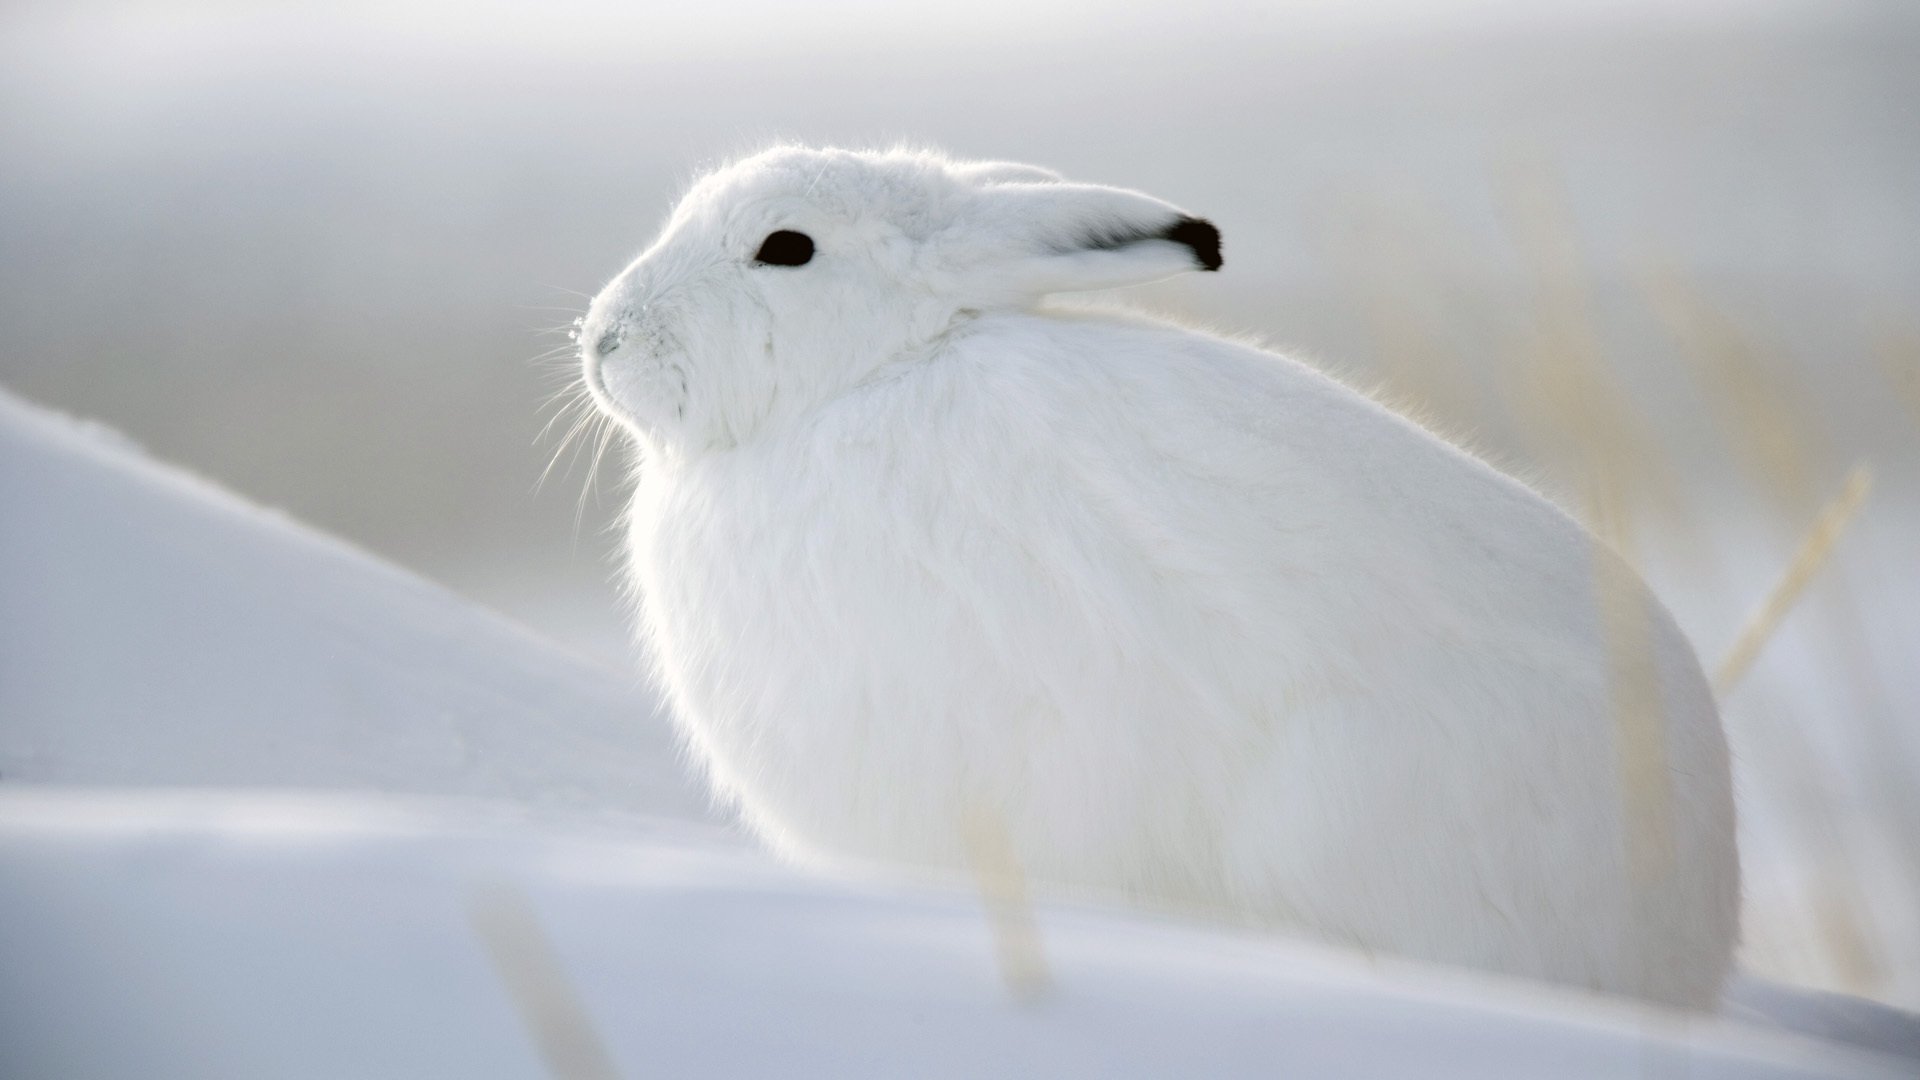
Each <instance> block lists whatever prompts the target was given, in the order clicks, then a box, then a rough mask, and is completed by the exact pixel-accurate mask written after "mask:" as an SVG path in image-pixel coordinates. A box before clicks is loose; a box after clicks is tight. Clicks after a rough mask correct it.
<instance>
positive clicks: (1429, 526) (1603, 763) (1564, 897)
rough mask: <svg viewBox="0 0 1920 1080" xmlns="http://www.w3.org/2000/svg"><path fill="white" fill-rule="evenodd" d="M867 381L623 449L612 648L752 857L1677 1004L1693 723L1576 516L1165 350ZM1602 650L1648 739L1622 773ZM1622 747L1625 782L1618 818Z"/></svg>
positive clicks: (995, 327)
mask: <svg viewBox="0 0 1920 1080" xmlns="http://www.w3.org/2000/svg"><path fill="white" fill-rule="evenodd" d="M645 262H646V260H645V259H643V260H642V263H641V264H636V265H637V266H638V265H644V264H645ZM651 317H653V316H652V315H651V311H649V314H646V315H641V316H636V317H633V318H631V319H630V320H629V321H631V322H632V323H634V324H635V325H640V326H644V324H646V323H647V320H648V319H649V318H651ZM589 329H590V330H591V329H593V327H589ZM676 336H677V335H676ZM771 355H772V353H771V351H769V356H771ZM880 359H881V362H879V363H872V364H866V365H865V367H864V371H863V373H862V375H861V377H859V378H857V379H850V380H847V381H845V383H844V384H843V385H836V386H835V387H834V388H833V389H832V391H831V392H830V393H824V394H820V395H817V399H816V400H811V401H806V402H804V404H802V405H792V404H790V403H789V404H786V405H775V404H774V403H773V402H771V401H770V402H768V403H767V404H766V407H765V408H764V409H763V410H761V411H760V412H759V413H757V414H755V421H754V424H753V427H752V429H751V434H750V437H741V436H740V432H739V431H738V429H732V430H729V431H728V432H727V436H726V437H725V438H712V439H709V440H708V441H706V442H705V443H703V444H700V445H698V446H693V445H690V444H686V443H681V444H676V443H675V442H674V441H673V440H671V439H665V438H660V437H658V436H657V435H656V434H654V433H652V432H651V431H650V430H649V429H647V428H645V427H644V426H643V425H640V424H637V423H636V424H635V427H636V429H637V432H638V434H640V436H641V438H642V441H643V442H644V443H645V444H646V445H647V447H648V449H649V450H650V451H651V453H650V455H649V460H648V461H647V462H646V463H645V465H644V467H643V469H642V471H641V481H640V487H639V490H638V493H637V496H636V501H635V504H634V508H633V513H632V522H631V532H630V537H629V546H630V550H629V554H630V565H631V572H632V577H633V582H634V584H635V586H636V587H637V595H638V597H639V603H640V614H641V618H640V621H641V627H642V630H643V634H644V636H645V637H646V639H647V640H648V642H649V644H650V647H651V649H652V652H653V657H654V660H655V663H656V664H657V666H658V671H659V673H660V676H661V678H662V682H663V684H664V685H665V686H666V688H667V689H668V691H669V693H670V696H671V698H672V700H673V703H674V705H675V709H676V715H677V716H678V718H679V720H680V722H681V724H682V726H683V728H684V730H685V732H686V734H687V736H688V737H689V740H690V742H691V743H692V745H693V746H694V748H695V750H696V752H697V754H698V756H699V757H700V758H701V760H702V761H703V762H704V763H705V764H706V766H707V767H708V768H709V769H710V771H711V775H712V778H713V781H714V783H715V785H716V787H717V788H718V789H719V791H720V792H722V793H723V794H724V795H726V796H728V797H729V798H730V799H731V800H734V801H737V803H738V805H739V806H740V807H741V809H742V811H743V813H744V815H745V817H746V819H747V821H748V822H749V823H750V824H751V825H752V826H753V827H754V828H755V829H756V830H757V831H758V832H759V833H760V834H761V835H763V836H764V837H766V838H767V839H768V840H769V841H770V842H771V843H773V844H774V845H775V846H776V847H778V848H780V849H782V850H783V851H785V852H787V853H789V854H792V855H794V856H797V857H801V858H811V857H830V856H853V857H861V858H873V859H880V860H886V861H895V862H905V863H913V864H920V865H932V866H944V867H959V866H963V865H965V838H966V835H967V832H968V829H969V826H970V823H972V822H976V821H980V820H983V819H984V820H989V821H993V822H996V823H1003V824H1004V827H1005V828H1007V830H1008V831H1009V832H1010V833H1011V836H1012V840H1013V843H1014V850H1015V852H1016V854H1017V856H1018V858H1019V859H1020V861H1021V863H1022V865H1023V866H1024V868H1025V869H1026V871H1027V872H1028V874H1029V875H1030V876H1032V877H1033V878H1035V879H1037V880H1040V881H1043V882H1051V883H1057V884H1060V885H1064V886H1069V887H1078V888H1083V889H1090V890H1098V891H1101V892H1105V893H1108V894H1112V895H1117V896H1120V897H1124V898H1128V899H1131V900H1133V901H1135V902H1139V903H1143V904H1148V905H1152V906H1156V907H1163V908H1169V909H1174V910H1180V911H1187V912H1194V913H1200V914H1204V915H1207V916H1211V917H1216V918H1225V919H1228V920H1231V921H1234V922H1238V923H1242V924H1247V925H1254V926H1265V927H1275V928H1285V929H1288V930H1291V931H1295V932H1304V933H1308V934H1311V935H1314V936H1317V937H1320V938H1323V939H1326V940H1330V941H1334V942H1338V943H1346V944H1353V945H1359V946H1363V947H1366V948H1371V949H1379V950H1384V951H1390V952H1396V953H1402V954H1406V955H1410V956H1415V957H1421V958H1425V959H1430V960H1437V961H1443V962H1449V963H1459V964H1467V965H1473V966H1479V967H1484V968H1491V969H1495V970H1499V971H1504V972H1509V973H1514V974H1520V975H1530V976H1536V977H1540V978H1545V979H1551V980H1555V981H1559V982H1565V983H1572V984H1575V985H1580V986H1587V987H1592V988H1596V989H1600V990H1605V991H1610V992H1618V993H1627V994H1635V995H1640V996H1645V997H1650V998H1654V999H1658V1000H1663V1001H1669V1002H1674V1003H1679V1004H1686V1005H1693V1006H1705V1005H1708V1004H1710V1003H1711V1002H1712V1001H1713V999H1714V997H1715V995H1716V993H1717V990H1718V987H1719V984H1720V981H1721V979H1722V977H1723V976H1724V974H1725V972H1726V970H1727V966H1728V963H1729V958H1730V954H1731V950H1732V946H1733V942H1734V939H1735V936H1736V911H1737V906H1738V897H1737V893H1738V885H1737V877H1738V874H1737V866H1736V858H1735V853H1734V845H1733V811H1732V802H1731V794H1730V791H1729V782H1728V764H1727V758H1726V749H1725V746H1724V743H1723V740H1722V736H1721V732H1720V727H1719V721H1718V718H1717V716H1716V713H1715V709H1714V705H1713V700H1712V697H1711V695H1710V693H1709V690H1708V687H1707V685H1706V683H1705V681H1704V679H1703V678H1702V676H1701V673H1700V671H1699V669H1698V665H1697V663H1696V662H1695V660H1694V659H1693V655H1692V652H1691V650H1690V649H1689V648H1688V647H1687V645H1686V643H1685V641H1684V640H1683V639H1681V637H1680V636H1679V634H1678V632H1677V630H1676V629H1675V628H1674V627H1673V625H1672V623H1671V621H1670V620H1669V619H1668V617H1667V615H1666V613H1665V612H1664V611H1663V610H1662V609H1661V608H1660V607H1659V605H1658V604H1657V603H1656V602H1655V601H1653V600H1652V599H1651V597H1649V596H1647V595H1646V594H1645V592H1644V591H1643V590H1642V589H1641V587H1640V586H1639V584H1638V582H1637V581H1636V580H1635V579H1633V578H1632V576H1631V575H1630V574H1628V573H1626V572H1625V571H1624V570H1623V569H1622V568H1620V567H1619V566H1618V565H1617V563H1615V562H1614V560H1613V559H1612V557H1611V556H1610V555H1608V554H1606V553H1605V551H1604V549H1603V548H1602V547H1600V546H1599V545H1597V544H1595V543H1594V542H1593V540H1592V539H1591V538H1590V537H1589V536H1588V535H1587V534H1586V533H1584V532H1583V530H1581V529H1580V527H1579V526H1577V525H1575V524H1574V523H1573V522H1572V521H1571V520H1569V519H1568V518H1567V517H1565V516H1564V515H1562V514H1561V513H1559V512H1558V511H1557V510H1555V509H1554V508H1553V507H1552V506H1551V505H1549V504H1548V503H1547V502H1546V501H1545V500H1543V499H1541V498H1540V497H1539V496H1537V495H1535V494H1534V493H1533V492H1531V491H1529V490H1527V489H1526V488H1525V487H1523V486H1521V485H1519V484H1517V483H1515V482H1514V481H1512V480H1510V479H1508V478H1506V477H1504V476H1502V475H1501V474H1499V473H1497V472H1495V471H1494V470H1492V469H1491V468H1489V467H1487V466H1486V465H1484V464H1482V463H1481V462H1479V461H1477V460H1475V459H1473V458H1471V457H1469V456H1467V455H1465V454H1463V453H1461V452H1459V451H1457V450H1455V449H1453V448H1452V447H1450V446H1448V445H1446V444H1445V443H1443V442H1441V441H1440V440H1438V439H1436V438H1434V437H1433V436H1431V435H1429V434H1428V433H1426V432H1425V431H1423V430H1421V429H1419V428H1417V427H1415V426H1414V425H1412V424H1409V423H1407V422H1406V421H1404V420H1402V419H1401V418H1399V417H1397V416H1395V415H1393V414H1392V413H1390V412H1387V411H1386V410H1384V409H1382V408H1380V407H1378V406H1376V405H1374V404H1373V403H1371V402H1369V401H1367V400H1366V399H1364V398H1362V397H1361V396H1359V395H1357V394H1355V393H1353V392H1352V391H1350V390H1348V389H1346V388H1344V387H1342V386H1340V385H1339V384H1337V383H1335V382H1333V381H1331V380H1329V379H1326V378H1324V377H1323V376H1320V375H1318V374H1316V373H1314V372H1311V371H1310V370H1308V369H1306V368H1304V367H1301V366H1299V365H1297V364H1294V363H1292V362H1290V361H1287V360H1285V359H1282V358H1280V357H1276V356H1273V355H1271V354H1268V353H1265V352H1262V351H1260V350H1257V349H1253V348H1250V347H1246V346H1242V345H1237V344H1234V343H1230V342H1226V341H1222V340H1219V339H1215V338H1211V337H1208V336H1205V335H1201V334H1196V333H1193V332H1190V331H1186V330H1183V329H1180V328H1176V327H1171V326H1164V325H1159V324H1154V323H1147V322H1142V321H1137V320H1133V319H1129V318H1123V317H1118V316H1101V315H1090V314H1069V313H1062V312H1048V311H1045V310H1038V309H1035V310H987V311H984V312H983V311H975V310H966V311H959V312H955V313H953V314H952V316H951V317H949V318H947V319H945V320H944V321H942V322H941V324H940V326H939V327H938V328H937V330H936V331H934V332H929V333H926V334H923V335H920V336H918V337H917V338H915V339H914V340H912V342H911V344H910V347H906V348H902V349H898V350H895V351H893V352H890V353H889V354H888V355H886V356H885V357H882V358H880ZM623 377H624V376H623ZM650 377H653V376H650ZM607 381H608V383H609V384H612V383H613V382H615V380H614V379H613V378H612V377H611V376H609V377H608V379H607ZM609 396H610V397H611V398H613V399H615V400H616V402H617V401H618V397H619V395H618V392H614V393H611V394H609ZM683 415H684V410H683ZM1597 581H1598V582H1609V583H1613V584H1614V585H1617V586H1619V587H1621V588H1622V589H1624V590H1625V596H1626V598H1627V600H1628V604H1627V605H1626V606H1627V608H1628V609H1630V611H1631V613H1632V614H1633V616H1634V617H1633V618H1631V619H1628V620H1627V622H1628V623H1629V624H1630V625H1632V626H1634V627H1637V630H1635V631H1634V632H1631V633H1629V634H1627V635H1625V636H1626V637H1627V638H1630V639H1632V640H1628V641H1624V642H1613V641H1610V640H1609V639H1610V637H1613V636H1618V635H1612V634H1610V633H1609V632H1608V630H1607V629H1606V628H1603V626H1602V625H1601V619H1600V616H1599V615H1598V614H1597V611H1598V607H1597V605H1596V600H1595V596H1596V582H1597ZM1622 649H1626V650H1640V651H1641V652H1642V653H1644V654H1646V655H1650V656H1651V657H1652V664H1653V666H1654V667H1655V668H1656V669H1657V677H1656V679H1655V681H1656V682H1657V684H1658V685H1657V688H1656V690H1657V696H1658V697H1659V699H1660V701H1661V703H1662V704H1663V706H1664V707H1663V709H1662V710H1661V711H1662V713H1663V715H1664V734H1662V733H1660V732H1659V731H1656V732H1655V733H1654V735H1653V736H1652V738H1651V739H1650V740H1647V741H1648V743H1649V745H1646V746H1636V747H1630V748H1626V749H1623V742H1622V731H1621V725H1619V724H1618V723H1616V718H1615V706H1614V702H1615V701H1616V699H1617V697H1618V693H1619V690H1618V688H1617V687H1615V686H1613V685H1612V680H1613V677H1614V675H1615V673H1616V672H1617V671H1622V670H1631V669H1632V668H1633V666H1634V665H1633V664H1632V663H1631V661H1630V658H1629V659H1628V660H1627V661H1625V662H1623V661H1622V659H1621V657H1620V656H1619V655H1618V654H1619V653H1620V652H1621V651H1622ZM1635 754H1638V755H1640V758H1641V759H1644V760H1650V761H1652V762H1653V763H1654V764H1656V765H1657V766H1659V767H1660V768H1659V769H1658V770H1657V775H1656V776H1655V778H1654V782H1653V783H1652V784H1651V785H1648V784H1645V783H1639V784H1638V786H1639V788H1641V789H1644V790H1643V792H1642V794H1641V796H1640V801H1641V802H1644V803H1646V805H1644V806H1643V805H1638V804H1636V805H1635V806H1634V808H1633V809H1632V810H1629V809H1628V804H1629V797H1628V795H1629V789H1630V788H1633V787H1635V784H1636V783H1638V782H1637V781H1636V782H1630V777H1631V770H1628V772H1627V773H1626V774H1623V769H1622V764H1621V763H1622V761H1623V760H1626V759H1631V758H1632V757H1633V755H1635ZM1635 830H1641V831H1639V832H1636V831H1635ZM1643 833H1644V835H1643ZM1630 834H1631V835H1632V837H1633V839H1632V840H1631V841H1630ZM1630 848H1631V849H1633V850H1632V851H1630ZM1642 849H1645V850H1642ZM1635 860H1638V861H1635Z"/></svg>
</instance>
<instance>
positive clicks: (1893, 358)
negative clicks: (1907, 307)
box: [1880, 329, 1920, 423]
mask: <svg viewBox="0 0 1920 1080" xmlns="http://www.w3.org/2000/svg"><path fill="white" fill-rule="evenodd" d="M1880 360H1881V363H1882V364H1883V365H1884V366H1885V368H1886V372H1887V381H1889V382H1891V383H1893V388H1894V392H1895V393H1897V394H1898V395H1899V396H1900V401H1901V403H1902V404H1904V405H1905V406H1906V407H1907V411H1908V412H1910V413H1912V414H1913V419H1914V422H1915V423H1920V331H1914V330H1910V329H1901V330H1896V331H1893V332H1890V333H1888V334H1886V335H1885V337H1884V339H1883V340H1882V341H1881V344H1880Z"/></svg>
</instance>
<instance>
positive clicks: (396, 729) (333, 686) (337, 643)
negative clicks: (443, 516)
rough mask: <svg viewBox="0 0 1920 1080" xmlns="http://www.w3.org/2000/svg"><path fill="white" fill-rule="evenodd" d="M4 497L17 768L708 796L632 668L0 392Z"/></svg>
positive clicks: (655, 801)
mask: <svg viewBox="0 0 1920 1080" xmlns="http://www.w3.org/2000/svg"><path fill="white" fill-rule="evenodd" d="M0 507H4V508H5V510H4V514H5V518H4V526H3V531H0V543H3V544H4V547H0V612H4V613H5V614H4V618H0V780H8V781H30V782H43V783H87V784H146V785H156V784H158V785H171V784H196V785H198V784H209V785H245V786H254V787H329V788H331V787H347V788H361V789H367V790H377V791H389V792H405V793H414V794H431V795H454V796H469V797H477V798H504V799H513V800H518V801H525V802H529V803H533V804H537V805H541V806H550V807H572V808H576V809H586V808H595V809H600V810H612V811H626V812H634V813H655V814H668V815H674V816H683V817H685V816H692V817H699V816H702V815H703V814H705V813H706V802H705V799H704V796H702V795H699V794H697V793H696V791H695V788H694V787H693V785H692V784H691V782H690V781H689V779H688V778H687V774H686V772H685V770H683V769H682V768H681V767H680V765H679V762H678V761H677V760H676V756H675V754H674V752H673V749H672V743H671V737H670V734H669V731H668V728H667V721H666V719H665V717H664V716H663V715H662V714H661V713H660V712H659V709H658V705H657V702H656V701H655V699H654V698H653V697H652V696H651V695H649V694H647V693H645V692H643V691H641V690H640V689H639V677H638V676H637V675H633V674H627V673H614V672H610V671H606V670H604V669H601V668H599V667H596V666H594V665H592V664H589V663H587V662H585V661H582V660H577V659H575V658H573V657H572V656H570V655H568V654H565V653H563V652H561V651H559V650H558V649H557V648H555V647H553V646H552V645H549V644H547V643H546V642H544V641H542V640H540V639H538V638H536V637H534V636H533V635H531V634H530V633H528V632H527V631H525V630H522V629H520V628H519V627H517V626H515V625H513V624H511V623H509V622H507V621H506V620H504V619H502V618H500V617H499V616H497V615H494V614H493V613H491V612H488V611H486V610H484V609H482V608H479V607H477V606H475V605H473V604H471V603H469V602H467V601H465V600H462V599H460V598H459V597H457V596H455V595H453V594H452V593H449V592H447V591H446V590H444V589H441V588H438V587H436V586H433V585H431V584H428V583H427V582H424V581H421V580H420V579H419V578H416V577H413V576H412V575H409V574H406V573H403V572H402V571H399V570H396V569H394V568H392V567H391V566H388V565H387V564H385V563H382V562H380V561H378V560H376V559H374V558H372V557H371V556H368V555H366V554H364V553H362V552H359V551H357V550H354V549H353V548H350V547H348V546H347V545H345V544H343V543H341V542H339V541H336V540H333V539H331V538H328V537H325V536H322V535H320V534H317V533H314V532H312V531H310V530H307V529H305V528H303V527H301V526H299V525H297V524H296V523H294V522H291V521H289V520H287V519H285V518H283V517H280V516H277V515H274V514H272V513H270V512H267V511H262V510H260V509H257V508H255V507H252V506H250V505H248V504H246V503H244V502H242V501H241V500H239V499H237V498H235V497H233V496H231V495H229V494H227V493H225V492H223V491H220V490H218V489H216V488H214V487H212V486H210V485H208V484H206V483H204V482H202V481H200V480H198V479H196V478H194V477H192V476H189V475H187V474H185V473H182V472H180V471H178V470H175V469H171V468H168V467H165V466H162V465H159V464H156V463H154V462H151V461H149V460H147V459H145V458H144V457H143V456H141V455H140V454H139V452H138V450H137V448H135V447H133V446H132V445H131V444H129V443H127V442H126V441H125V440H124V439H122V438H120V437H118V436H116V435H114V434H113V433H111V432H108V431H105V430H104V429H101V428H98V427H92V426H86V425H79V424H76V423H74V422H73V421H71V420H68V419H66V418H63V417H60V416H57V415H55V414H52V413H49V412H46V411H44V410H40V409H37V408H34V407H32V406H29V405H27V404H26V403H25V402H22V401H21V400H20V399H18V398H15V397H11V396H9V395H7V394H5V393H4V392H0Z"/></svg>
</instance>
